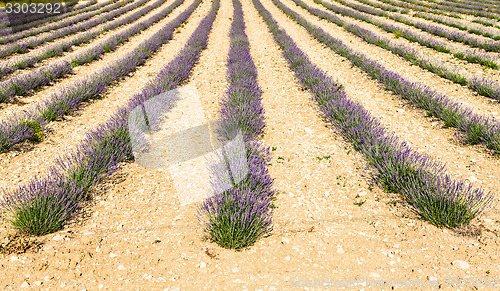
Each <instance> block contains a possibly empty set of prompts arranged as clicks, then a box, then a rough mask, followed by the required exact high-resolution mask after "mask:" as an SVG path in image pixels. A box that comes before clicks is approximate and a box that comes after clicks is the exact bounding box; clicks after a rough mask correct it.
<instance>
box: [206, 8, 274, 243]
mask: <svg viewBox="0 0 500 291" xmlns="http://www.w3.org/2000/svg"><path fill="white" fill-rule="evenodd" d="M233 7H234V13H233V20H232V24H231V30H230V33H229V37H230V49H229V54H228V59H227V66H228V72H227V81H228V84H229V85H228V89H227V92H226V94H225V96H224V98H223V99H222V100H221V103H220V108H221V109H220V120H219V123H218V126H217V133H218V136H219V138H220V140H221V142H223V143H224V142H229V141H231V140H233V139H234V138H235V137H236V136H237V135H238V134H239V133H242V135H243V141H244V145H245V149H244V150H245V155H246V157H247V165H241V163H238V161H237V160H238V158H236V157H234V156H233V155H231V154H227V155H226V156H224V157H223V158H221V160H220V161H217V163H216V165H214V172H215V175H216V176H217V177H218V176H220V177H225V176H226V174H225V173H227V172H229V173H232V171H231V167H229V165H239V166H240V167H245V166H248V168H249V171H248V174H247V175H246V177H244V178H243V179H242V180H241V181H238V179H236V178H235V177H234V176H236V175H235V174H234V173H232V179H231V180H232V181H231V182H232V184H233V185H232V188H231V189H229V190H225V189H220V185H218V183H214V189H213V192H214V194H213V195H212V196H211V197H210V198H208V199H206V200H205V201H204V202H203V204H202V205H201V206H200V208H199V210H198V213H199V215H200V218H201V220H202V221H205V223H204V224H205V228H206V232H207V234H208V236H209V237H210V238H211V239H212V241H214V242H216V243H218V244H219V245H220V246H221V247H224V248H230V249H236V250H239V249H242V248H245V247H248V246H251V245H253V244H254V243H255V241H257V239H258V238H259V237H261V236H262V235H264V234H266V233H269V232H270V231H271V228H272V213H273V211H272V199H273V197H274V194H275V190H273V188H272V185H273V180H272V178H271V177H270V175H269V173H268V170H267V168H266V165H267V164H268V162H269V160H270V154H269V148H267V147H265V146H264V145H263V144H262V143H261V142H259V141H258V137H259V136H260V135H261V134H262V132H263V129H264V126H265V123H264V108H263V107H262V104H261V95H262V91H261V89H260V87H259V85H258V81H257V68H256V67H255V65H254V63H253V61H252V56H251V55H250V43H249V41H248V37H247V35H246V33H245V20H244V17H243V10H242V7H241V3H240V1H239V0H233ZM227 152H230V151H229V150H228V151H227ZM239 170H241V169H237V170H236V171H239ZM216 179H217V178H216ZM221 179H222V180H224V179H223V178H221Z"/></svg>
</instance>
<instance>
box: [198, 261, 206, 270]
mask: <svg viewBox="0 0 500 291" xmlns="http://www.w3.org/2000/svg"><path fill="white" fill-rule="evenodd" d="M206 266H207V263H205V262H203V261H201V262H200V263H199V264H198V266H197V267H198V268H205V267H206Z"/></svg>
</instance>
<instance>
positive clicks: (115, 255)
mask: <svg viewBox="0 0 500 291" xmlns="http://www.w3.org/2000/svg"><path fill="white" fill-rule="evenodd" d="M109 257H110V258H115V257H118V255H117V254H115V253H109Z"/></svg>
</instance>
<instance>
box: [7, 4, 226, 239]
mask: <svg viewBox="0 0 500 291" xmlns="http://www.w3.org/2000/svg"><path fill="white" fill-rule="evenodd" d="M199 4H200V1H197V2H195V3H194V4H193V5H191V6H190V7H189V8H188V10H186V11H185V12H184V13H183V15H184V16H187V15H189V14H191V13H192V12H193V7H197V6H198V5H199ZM219 6H220V3H219V1H218V0H215V1H214V2H212V8H211V10H210V12H209V13H208V15H207V16H206V17H205V18H204V19H203V20H202V21H201V22H200V24H199V26H198V27H197V28H196V30H195V31H194V33H193V34H192V35H191V37H190V38H189V40H188V42H187V43H186V45H185V46H184V48H183V49H182V50H181V52H180V53H179V54H178V55H177V56H176V58H175V59H174V60H172V61H171V62H170V63H169V64H168V65H167V66H165V68H163V70H162V71H161V72H160V73H159V74H158V75H157V76H156V77H155V78H154V79H153V80H152V81H150V82H149V83H148V84H147V85H146V86H145V87H144V89H143V90H142V91H141V92H140V93H139V94H136V95H134V96H133V97H132V98H131V99H130V101H129V102H128V103H127V104H126V105H124V106H122V107H120V108H119V109H118V110H117V111H116V113H115V114H114V115H113V116H112V117H111V118H110V119H109V120H108V121H107V122H106V123H104V124H102V125H100V126H99V127H98V128H97V129H95V130H92V131H90V132H89V133H88V134H87V135H86V137H85V139H84V141H83V142H82V143H81V144H80V145H79V146H78V148H77V150H76V152H75V153H72V154H68V155H66V156H63V157H59V158H58V159H57V160H56V162H55V164H56V165H55V166H53V167H52V168H51V169H50V171H49V173H48V175H47V176H46V177H44V178H41V179H40V178H36V177H35V178H34V179H33V180H32V181H30V182H29V183H27V184H26V185H24V186H20V187H19V188H18V189H16V190H14V191H12V192H8V193H5V195H3V197H4V198H3V200H2V202H1V204H0V205H1V207H2V209H3V211H2V213H4V215H3V218H4V219H7V220H8V221H10V222H11V224H12V226H13V227H14V228H16V229H23V230H25V231H27V232H29V233H31V234H33V235H44V234H47V233H50V232H54V231H57V230H59V229H61V228H62V227H63V226H64V225H65V224H66V223H68V221H70V220H71V219H73V218H74V217H75V216H76V215H78V212H79V210H81V209H82V207H83V206H85V203H86V202H87V201H89V200H90V199H91V198H92V197H89V189H90V187H91V186H92V185H95V184H97V183H99V182H100V181H102V179H104V178H105V177H106V176H108V175H109V174H111V173H112V172H114V171H116V170H117V169H118V168H119V165H120V163H121V162H123V161H126V160H128V159H130V158H132V146H131V143H130V142H131V140H130V136H129V133H128V124H127V119H128V113H129V112H130V111H131V110H132V109H134V108H135V107H137V106H140V105H141V104H143V103H144V102H145V101H146V100H148V99H150V98H152V97H155V96H156V95H158V94H161V93H163V92H166V91H168V90H171V89H175V88H176V87H178V86H179V85H180V84H182V83H183V82H185V81H186V80H187V79H188V78H189V76H190V73H191V70H192V68H193V67H194V65H195V64H196V62H197V61H198V59H199V56H200V53H201V51H202V50H203V49H205V47H206V44H207V40H208V34H209V32H210V30H211V28H212V24H213V22H214V20H215V16H216V14H217V11H218V9H219ZM183 18H184V17H183ZM164 41H165V38H152V39H150V41H149V42H148V44H147V45H145V46H143V47H142V49H141V50H139V51H138V52H139V53H140V52H141V51H145V50H147V49H148V48H150V47H159V46H160V45H161V44H162V43H164ZM166 101H167V102H168V104H164V105H165V106H166V107H167V108H168V107H170V106H173V104H174V102H175V100H174V99H172V100H166Z"/></svg>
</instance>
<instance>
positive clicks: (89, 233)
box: [83, 231, 95, 235]
mask: <svg viewBox="0 0 500 291" xmlns="http://www.w3.org/2000/svg"><path fill="white" fill-rule="evenodd" d="M91 234H95V233H93V232H91V231H86V232H84V233H83V235H91Z"/></svg>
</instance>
